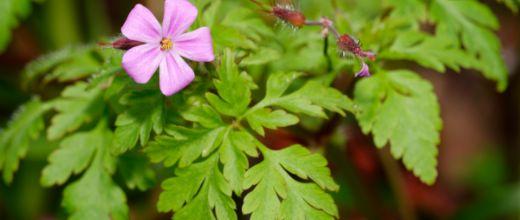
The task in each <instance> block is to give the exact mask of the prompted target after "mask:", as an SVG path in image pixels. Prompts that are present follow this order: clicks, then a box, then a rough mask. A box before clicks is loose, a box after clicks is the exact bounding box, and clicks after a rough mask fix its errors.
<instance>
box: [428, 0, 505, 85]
mask: <svg viewBox="0 0 520 220" xmlns="http://www.w3.org/2000/svg"><path fill="white" fill-rule="evenodd" d="M431 16H432V19H433V20H434V21H436V22H437V25H438V26H437V30H436V31H437V34H439V35H443V36H445V37H448V38H449V39H450V40H452V41H453V42H458V45H459V46H461V47H462V46H463V47H464V48H465V49H466V51H467V52H468V53H469V54H470V55H472V56H475V57H478V61H479V62H478V63H477V64H478V65H477V66H475V67H476V68H477V69H478V70H481V71H482V73H483V74H484V76H485V77H486V78H488V79H492V80H496V81H497V82H498V85H497V89H498V90H499V91H504V90H505V89H506V86H507V76H508V73H507V68H506V65H505V63H504V60H503V59H502V56H501V55H500V42H499V40H498V38H497V37H496V36H495V35H494V34H493V32H492V31H493V30H496V29H497V28H498V26H499V25H498V20H497V18H496V17H495V16H494V15H493V13H492V12H491V10H490V9H489V8H488V7H486V6H485V5H483V4H482V3H479V2H478V1H474V0H468V1H450V0H437V1H432V4H431ZM459 36H460V37H459Z"/></svg>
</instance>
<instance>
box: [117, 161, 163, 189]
mask: <svg viewBox="0 0 520 220" xmlns="http://www.w3.org/2000/svg"><path fill="white" fill-rule="evenodd" d="M117 167H118V169H117V170H118V171H119V173H121V177H122V178H123V180H124V182H125V183H126V186H127V187H128V188H129V189H136V188H137V189H139V190H141V191H145V190H148V189H150V188H152V187H154V186H155V182H156V180H155V171H154V170H153V169H152V167H151V165H150V163H149V162H148V160H147V158H146V157H144V156H142V155H140V154H123V155H121V156H119V157H118V160H117Z"/></svg>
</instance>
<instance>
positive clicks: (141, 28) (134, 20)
mask: <svg viewBox="0 0 520 220" xmlns="http://www.w3.org/2000/svg"><path fill="white" fill-rule="evenodd" d="M121 33H123V35H125V37H127V38H129V39H130V40H136V41H141V42H146V43H152V42H157V43H158V42H160V41H161V39H162V35H161V33H162V31H161V25H160V24H159V22H158V21H157V19H155V17H154V16H153V14H152V12H150V10H148V9H147V8H145V7H144V6H143V5H141V4H137V5H136V6H135V7H134V9H132V11H131V12H130V14H128V18H126V21H125V24H123V27H121Z"/></svg>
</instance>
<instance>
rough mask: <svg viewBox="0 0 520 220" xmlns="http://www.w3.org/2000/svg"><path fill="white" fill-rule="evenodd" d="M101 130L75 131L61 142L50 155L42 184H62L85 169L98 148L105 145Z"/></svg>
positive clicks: (43, 172) (43, 173)
mask: <svg viewBox="0 0 520 220" xmlns="http://www.w3.org/2000/svg"><path fill="white" fill-rule="evenodd" d="M103 141H104V137H103V136H102V135H101V133H100V132H79V133H75V134H73V135H71V136H69V137H67V138H65V139H63V140H62V141H61V143H60V148H58V149H57V150H55V151H54V152H52V154H51V155H50V156H49V164H48V165H47V166H46V167H45V168H44V169H43V171H42V177H41V180H40V182H41V184H42V185H43V186H51V185H54V184H57V185H61V184H63V183H65V181H67V179H69V177H70V176H71V175H73V174H78V173H80V172H82V171H83V170H85V169H86V168H87V166H88V165H89V164H90V162H91V160H92V157H93V156H94V153H95V152H96V150H97V149H99V148H101V147H105V146H103V144H105V143H103Z"/></svg>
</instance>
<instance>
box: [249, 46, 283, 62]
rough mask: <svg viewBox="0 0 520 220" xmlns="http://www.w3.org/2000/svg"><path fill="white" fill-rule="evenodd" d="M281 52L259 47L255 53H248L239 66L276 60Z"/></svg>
mask: <svg viewBox="0 0 520 220" xmlns="http://www.w3.org/2000/svg"><path fill="white" fill-rule="evenodd" d="M281 56H282V54H281V53H280V52H279V51H278V50H275V49H272V48H267V47H261V48H260V49H258V51H256V52H255V53H252V54H250V55H249V56H247V57H246V58H244V59H243V60H242V61H241V62H240V66H248V65H262V64H266V63H269V62H271V61H274V60H277V59H279V58H280V57H281Z"/></svg>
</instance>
